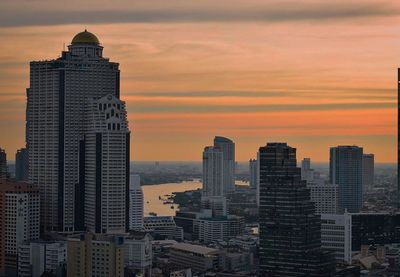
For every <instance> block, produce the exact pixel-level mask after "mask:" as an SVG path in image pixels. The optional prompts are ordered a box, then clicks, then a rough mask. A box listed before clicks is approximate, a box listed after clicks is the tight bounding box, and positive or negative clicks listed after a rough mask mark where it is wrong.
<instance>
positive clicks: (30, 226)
mask: <svg viewBox="0 0 400 277" xmlns="http://www.w3.org/2000/svg"><path fill="white" fill-rule="evenodd" d="M39 207H40V197H39V190H38V189H37V188H36V187H35V186H33V185H30V184H26V183H17V182H11V181H7V182H5V183H3V184H1V185H0V275H1V274H3V275H5V276H16V273H17V256H18V247H19V246H20V245H21V244H22V243H23V242H25V241H29V240H35V239H38V238H39V235H40V232H39Z"/></svg>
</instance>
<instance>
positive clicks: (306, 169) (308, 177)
mask: <svg viewBox="0 0 400 277" xmlns="http://www.w3.org/2000/svg"><path fill="white" fill-rule="evenodd" d="M301 179H302V180H305V181H307V182H312V181H313V180H314V169H311V159H310V158H304V159H303V160H302V161H301Z"/></svg>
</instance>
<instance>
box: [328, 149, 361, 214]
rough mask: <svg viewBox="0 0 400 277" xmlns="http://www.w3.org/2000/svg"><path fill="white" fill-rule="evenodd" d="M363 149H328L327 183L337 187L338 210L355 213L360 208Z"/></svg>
mask: <svg viewBox="0 0 400 277" xmlns="http://www.w3.org/2000/svg"><path fill="white" fill-rule="evenodd" d="M362 160H363V149H362V148H361V147H358V146H338V147H332V148H331V149H330V165H329V182H330V183H331V184H335V185H338V186H339V210H340V211H341V212H343V211H345V209H347V211H348V212H350V213H357V212H359V211H360V209H361V207H362Z"/></svg>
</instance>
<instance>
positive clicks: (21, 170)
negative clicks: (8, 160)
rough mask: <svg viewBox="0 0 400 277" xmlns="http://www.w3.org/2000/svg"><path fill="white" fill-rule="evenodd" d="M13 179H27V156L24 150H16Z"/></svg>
mask: <svg viewBox="0 0 400 277" xmlns="http://www.w3.org/2000/svg"><path fill="white" fill-rule="evenodd" d="M15 179H16V180H17V181H28V179H29V156H28V149H26V148H21V149H18V150H17V153H16V154H15Z"/></svg>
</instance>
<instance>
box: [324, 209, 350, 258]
mask: <svg viewBox="0 0 400 277" xmlns="http://www.w3.org/2000/svg"><path fill="white" fill-rule="evenodd" d="M351 227H352V225H351V215H350V214H348V213H344V214H340V215H339V214H321V244H322V248H324V249H327V250H330V251H333V252H334V255H335V259H336V262H337V263H347V264H351V255H352V249H351V240H352V237H351Z"/></svg>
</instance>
